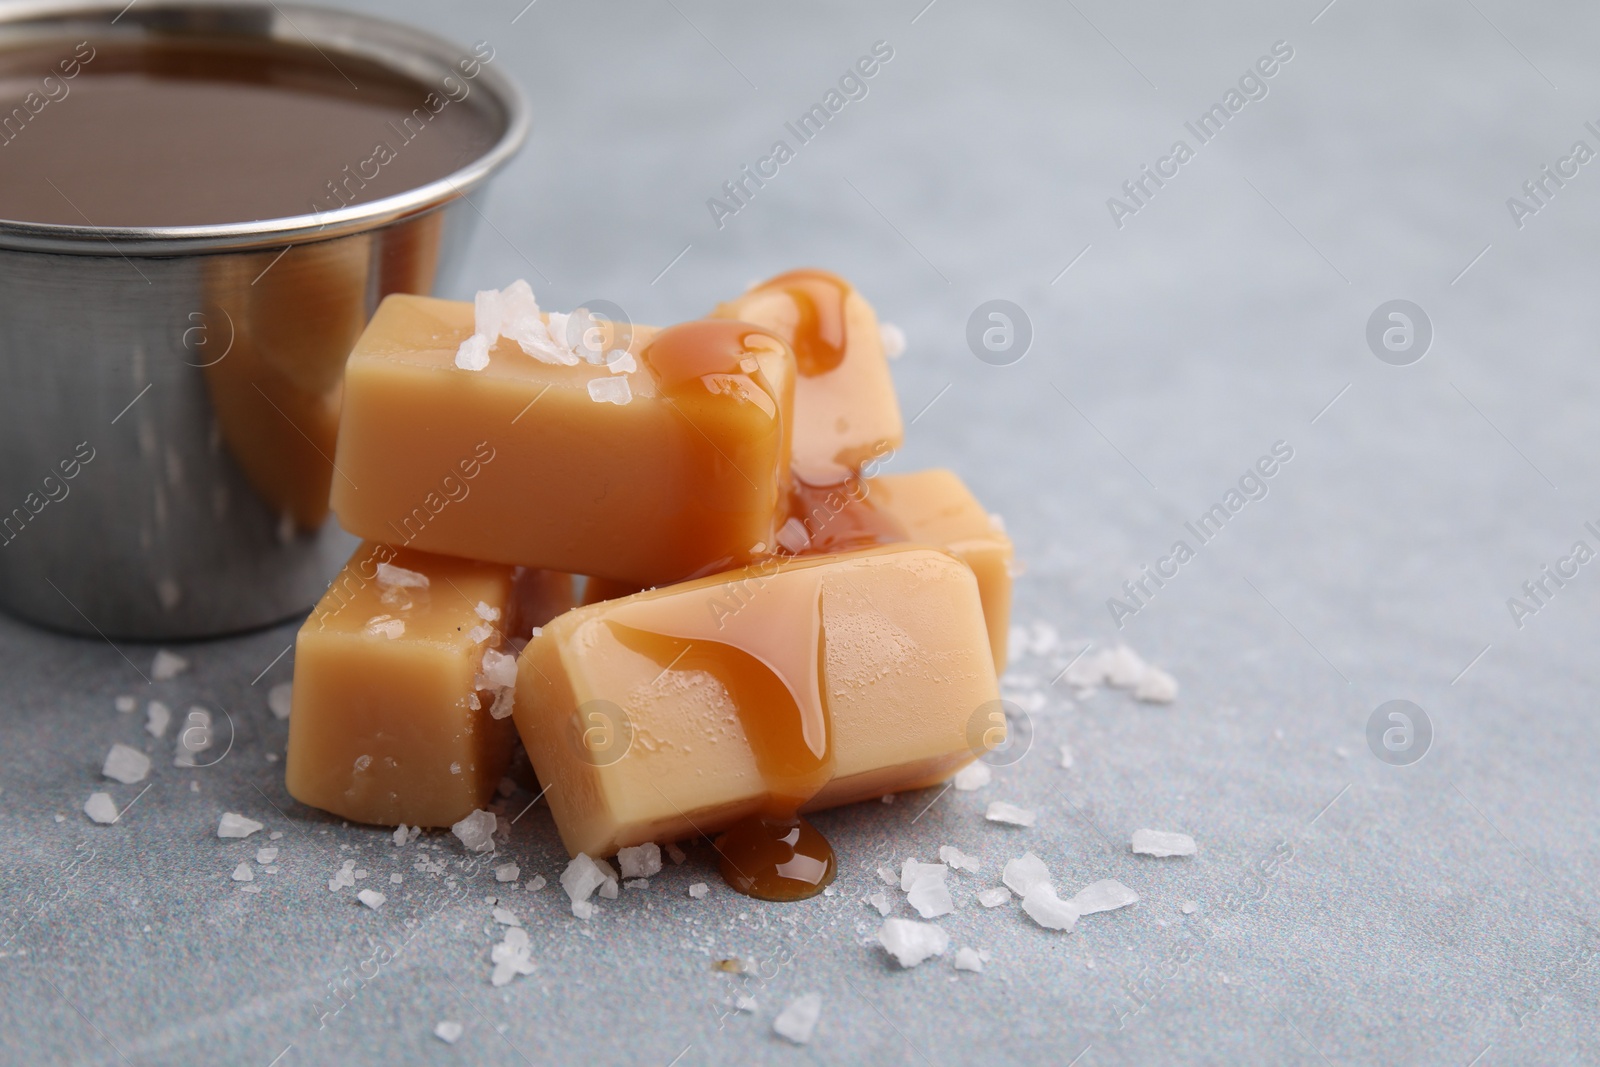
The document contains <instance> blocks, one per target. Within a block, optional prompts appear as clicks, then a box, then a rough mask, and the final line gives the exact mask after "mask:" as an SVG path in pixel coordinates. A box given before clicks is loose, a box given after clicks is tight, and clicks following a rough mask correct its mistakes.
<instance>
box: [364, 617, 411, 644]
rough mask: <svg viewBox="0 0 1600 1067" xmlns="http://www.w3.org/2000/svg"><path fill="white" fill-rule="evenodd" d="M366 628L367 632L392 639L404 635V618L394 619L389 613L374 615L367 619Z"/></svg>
mask: <svg viewBox="0 0 1600 1067" xmlns="http://www.w3.org/2000/svg"><path fill="white" fill-rule="evenodd" d="M366 630H367V632H368V633H374V634H382V635H383V636H384V637H387V638H388V639H389V640H391V641H393V640H394V639H395V638H397V637H402V636H404V634H405V632H406V623H405V620H404V619H396V618H394V617H393V616H391V615H375V616H373V617H372V618H370V619H368V620H367V625H366Z"/></svg>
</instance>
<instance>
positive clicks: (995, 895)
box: [978, 885, 1011, 908]
mask: <svg viewBox="0 0 1600 1067" xmlns="http://www.w3.org/2000/svg"><path fill="white" fill-rule="evenodd" d="M1010 899H1011V890H1009V889H1007V888H1006V887H1005V886H1003V885H997V886H995V887H994V888H993V889H985V890H984V891H983V892H981V893H979V894H978V903H979V904H982V905H983V906H984V907H986V908H998V907H999V906H1000V905H1002V904H1004V903H1005V902H1006V901H1008V900H1010Z"/></svg>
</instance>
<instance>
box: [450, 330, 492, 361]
mask: <svg viewBox="0 0 1600 1067" xmlns="http://www.w3.org/2000/svg"><path fill="white" fill-rule="evenodd" d="M488 365H489V338H487V337H484V336H483V335H481V334H476V333H475V334H473V335H472V336H471V337H468V338H467V339H466V340H465V341H462V342H461V347H460V348H458V349H456V366H458V367H460V368H461V369H462V370H482V369H483V368H485V367H487V366H488Z"/></svg>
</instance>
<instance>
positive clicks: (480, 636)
mask: <svg viewBox="0 0 1600 1067" xmlns="http://www.w3.org/2000/svg"><path fill="white" fill-rule="evenodd" d="M493 636H494V627H493V626H490V625H488V624H487V623H481V622H480V623H479V624H478V625H476V626H474V627H473V628H472V629H470V630H468V631H467V640H468V641H471V642H472V643H473V644H475V645H481V644H483V643H484V642H485V641H487V640H489V638H491V637H493Z"/></svg>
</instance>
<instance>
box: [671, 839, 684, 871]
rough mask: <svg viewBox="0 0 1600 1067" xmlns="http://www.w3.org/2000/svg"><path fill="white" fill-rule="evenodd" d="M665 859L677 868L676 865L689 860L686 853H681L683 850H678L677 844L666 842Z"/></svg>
mask: <svg viewBox="0 0 1600 1067" xmlns="http://www.w3.org/2000/svg"><path fill="white" fill-rule="evenodd" d="M667 858H668V859H670V860H671V861H672V863H673V865H674V866H677V865H679V864H681V863H683V861H684V860H686V859H688V858H689V854H688V853H687V852H685V851H683V849H681V848H679V847H678V845H677V842H675V841H668V842H667Z"/></svg>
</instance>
